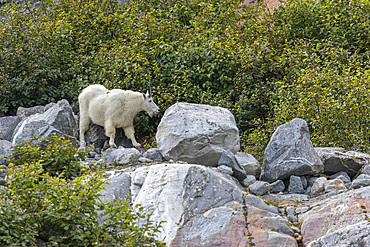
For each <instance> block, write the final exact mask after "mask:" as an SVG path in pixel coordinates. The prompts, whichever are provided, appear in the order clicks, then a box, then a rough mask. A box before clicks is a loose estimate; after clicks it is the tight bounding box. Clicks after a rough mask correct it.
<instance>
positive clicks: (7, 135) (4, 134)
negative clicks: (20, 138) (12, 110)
mask: <svg viewBox="0 0 370 247" xmlns="http://www.w3.org/2000/svg"><path fill="white" fill-rule="evenodd" d="M20 121H21V118H19V117H16V116H10V117H0V140H6V141H11V140H12V135H13V132H14V130H15V128H16V127H17V125H18V123H19V122H20Z"/></svg>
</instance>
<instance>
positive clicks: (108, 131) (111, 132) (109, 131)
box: [105, 121, 117, 148]
mask: <svg viewBox="0 0 370 247" xmlns="http://www.w3.org/2000/svg"><path fill="white" fill-rule="evenodd" d="M105 135H106V136H108V137H109V146H111V147H114V148H115V147H117V146H116V144H115V143H114V139H115V138H116V127H114V125H113V124H112V122H111V121H106V122H105Z"/></svg>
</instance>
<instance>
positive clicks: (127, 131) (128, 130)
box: [123, 126, 141, 148]
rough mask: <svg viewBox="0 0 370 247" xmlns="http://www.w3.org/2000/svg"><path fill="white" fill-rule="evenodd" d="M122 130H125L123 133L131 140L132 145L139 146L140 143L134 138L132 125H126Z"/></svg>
mask: <svg viewBox="0 0 370 247" xmlns="http://www.w3.org/2000/svg"><path fill="white" fill-rule="evenodd" d="M123 130H124V131H125V135H126V137H127V138H128V139H130V140H131V142H132V145H133V146H134V147H136V148H137V147H140V146H141V145H140V143H138V142H137V141H136V139H135V130H134V126H130V127H126V128H123Z"/></svg>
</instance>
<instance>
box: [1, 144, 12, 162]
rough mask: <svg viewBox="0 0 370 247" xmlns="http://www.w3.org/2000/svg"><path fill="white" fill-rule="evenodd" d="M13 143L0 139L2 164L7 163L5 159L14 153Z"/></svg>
mask: <svg viewBox="0 0 370 247" xmlns="http://www.w3.org/2000/svg"><path fill="white" fill-rule="evenodd" d="M12 146H13V144H12V143H11V142H10V141H7V140H0V165H3V164H5V163H6V162H5V159H6V158H9V157H10V156H11V155H12V150H11V147H12Z"/></svg>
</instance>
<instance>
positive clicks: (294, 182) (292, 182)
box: [288, 176, 305, 194]
mask: <svg viewBox="0 0 370 247" xmlns="http://www.w3.org/2000/svg"><path fill="white" fill-rule="evenodd" d="M304 192H305V190H304V187H303V184H302V180H301V178H300V177H298V176H290V179H289V186H288V193H290V194H303V193H304Z"/></svg>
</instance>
